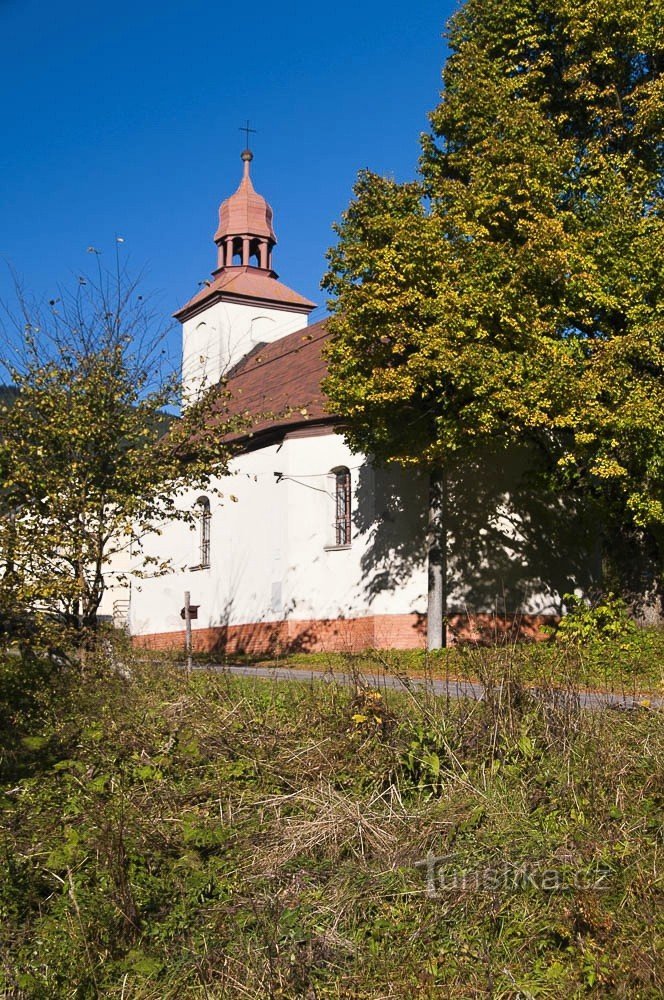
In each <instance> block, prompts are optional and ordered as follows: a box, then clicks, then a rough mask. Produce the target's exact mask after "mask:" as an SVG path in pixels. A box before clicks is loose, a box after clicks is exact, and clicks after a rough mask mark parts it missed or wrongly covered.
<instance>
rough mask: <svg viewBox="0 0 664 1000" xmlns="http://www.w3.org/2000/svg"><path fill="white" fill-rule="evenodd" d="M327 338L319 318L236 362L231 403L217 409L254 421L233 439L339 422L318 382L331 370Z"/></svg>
mask: <svg viewBox="0 0 664 1000" xmlns="http://www.w3.org/2000/svg"><path fill="white" fill-rule="evenodd" d="M329 336H330V335H329V333H328V332H327V329H326V325H325V320H321V321H320V322H319V323H314V324H313V325H312V326H309V327H304V328H303V329H302V330H297V331H296V332H295V333H291V334H289V335H288V336H287V337H282V338H281V340H276V341H275V342H274V343H272V344H266V345H265V346H263V347H260V348H257V349H256V350H254V351H252V352H251V353H250V354H248V355H247V356H246V357H245V358H243V359H242V361H240V362H239V364H238V365H236V366H235V368H234V369H233V371H232V372H231V373H230V377H229V379H228V382H227V385H226V389H227V391H228V392H229V393H230V401H229V400H227V399H224V402H223V404H220V405H219V407H218V409H219V410H221V411H223V412H225V413H228V414H229V415H231V416H236V415H238V414H243V413H249V414H251V416H252V417H253V418H255V423H254V424H253V425H252V427H251V430H250V432H248V434H247V435H244V434H242V435H233V438H235V439H238V438H244V437H249V434H251V435H253V436H261V437H262V436H264V435H265V434H266V433H268V432H270V433H271V432H274V431H275V430H277V429H283V430H285V429H289V430H293V429H295V428H296V427H306V426H311V425H312V424H330V423H334V422H335V417H334V415H333V414H331V413H330V412H329V410H328V409H327V406H328V401H327V399H326V397H325V394H324V393H323V391H322V389H321V385H320V384H321V380H322V379H323V378H324V377H325V375H326V374H327V365H326V362H325V359H324V357H323V348H324V346H325V344H326V343H327V340H328V339H329Z"/></svg>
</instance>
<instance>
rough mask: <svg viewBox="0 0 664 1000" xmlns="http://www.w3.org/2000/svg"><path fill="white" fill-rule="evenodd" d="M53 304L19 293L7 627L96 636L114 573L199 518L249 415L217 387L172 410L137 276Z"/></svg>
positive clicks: (2, 419)
mask: <svg viewBox="0 0 664 1000" xmlns="http://www.w3.org/2000/svg"><path fill="white" fill-rule="evenodd" d="M79 282H80V283H79V285H78V287H77V289H76V292H75V293H74V294H67V293H61V294H60V295H59V297H58V298H57V299H54V300H51V303H50V306H49V307H48V308H47V309H45V310H44V309H39V308H37V307H36V306H34V305H32V304H31V303H29V302H28V301H27V300H26V298H25V297H24V296H22V295H21V294H20V290H19V296H18V302H19V306H18V310H17V311H16V313H15V314H14V315H13V319H14V322H13V332H12V331H11V327H10V328H9V329H8V330H6V337H5V349H6V358H5V363H6V368H7V370H8V377H9V378H10V379H11V382H12V383H13V386H14V389H13V391H12V392H11V393H5V394H4V395H3V397H2V398H1V399H0V482H1V483H2V487H1V491H0V616H1V618H2V620H3V621H4V625H5V630H6V631H9V632H10V633H12V634H15V635H16V634H19V633H21V631H23V632H25V625H26V623H29V624H30V626H31V629H32V628H34V625H35V623H36V622H37V623H38V622H41V626H42V632H43V630H44V629H46V632H48V631H49V628H48V626H53V625H55V626H56V627H57V626H60V627H62V626H64V627H65V629H66V631H67V633H68V635H69V636H70V637H71V636H72V635H73V636H74V638H76V637H77V636H78V638H79V640H80V641H81V642H86V641H88V638H89V637H90V635H91V633H93V632H94V630H95V628H96V625H97V612H98V609H99V605H100V602H101V600H102V597H103V594H104V590H105V586H106V582H107V579H108V577H107V574H108V570H109V567H110V566H111V565H112V564H113V562H114V560H117V559H118V556H119V555H120V554H122V553H123V552H126V551H127V549H128V547H129V546H130V545H131V547H132V561H133V563H134V565H135V566H136V568H137V570H138V571H139V572H140V571H141V568H143V569H146V568H149V569H150V571H151V572H166V571H168V568H169V561H168V558H167V557H165V558H164V560H163V562H159V564H158V565H155V564H154V559H152V560H147V559H146V560H145V561H142V559H141V538H142V536H143V535H144V534H145V533H147V532H150V531H153V530H159V526H160V524H162V523H163V522H164V521H166V520H173V519H178V518H180V519H185V520H191V519H193V518H194V517H195V514H194V513H193V512H192V510H191V505H190V504H188V503H184V502H181V501H182V498H183V497H184V495H185V494H186V493H187V491H189V490H198V489H201V490H202V489H206V490H209V489H210V488H211V483H210V481H211V478H212V476H213V475H216V474H223V473H224V472H225V471H227V467H228V461H229V459H230V457H231V455H232V448H231V446H230V445H229V444H227V443H225V438H226V435H227V434H228V433H229V432H230V431H231V430H233V429H239V427H240V426H242V424H243V421H242V419H241V418H230V417H227V414H225V412H224V396H223V391H219V392H217V393H216V394H215V404H214V405H215V414H214V419H213V420H211V419H210V413H209V411H208V406H207V403H206V401H202V402H200V403H198V404H195V405H193V406H190V407H189V408H188V409H187V410H186V411H185V412H184V414H183V416H182V417H181V418H175V417H173V416H169V412H170V413H172V409H170V408H172V407H173V406H174V405H176V404H177V402H178V391H179V380H178V379H177V378H176V377H175V376H174V375H172V374H168V373H167V372H165V370H164V369H165V361H164V354H165V349H164V347H163V343H164V341H163V336H162V335H161V334H160V333H159V332H157V333H154V329H155V323H154V316H153V315H152V313H151V310H150V308H149V306H148V305H147V304H146V302H145V300H144V299H143V297H142V296H141V295H140V294H138V287H137V283H136V282H134V281H131V280H129V279H128V278H127V277H126V274H125V273H123V271H122V270H121V269H120V268H119V267H118V269H117V271H116V273H115V274H112V275H109V274H105V273H104V272H103V271H102V269H101V268H99V271H98V277H97V278H96V279H92V278H81V279H79Z"/></svg>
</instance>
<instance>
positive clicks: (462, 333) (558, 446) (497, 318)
mask: <svg viewBox="0 0 664 1000" xmlns="http://www.w3.org/2000/svg"><path fill="white" fill-rule="evenodd" d="M662 13H663V11H662V6H661V3H660V2H652V0H611V2H609V0H575V2H572V0H533V2H528V3H524V2H523V0H467V2H466V3H465V5H464V6H463V7H462V8H461V9H460V11H459V12H458V13H457V14H456V15H455V16H454V17H453V18H452V20H451V23H450V27H449V43H450V49H451V54H450V57H449V59H448V61H447V63H446V66H445V68H444V72H443V82H444V90H443V93H442V98H441V101H440V104H439V105H438V106H437V107H436V109H435V110H434V111H433V112H432V113H431V115H430V121H431V126H432V130H431V133H430V134H427V135H425V136H424V137H423V155H422V159H421V162H420V176H419V179H418V181H417V182H416V183H412V184H405V185H400V184H397V183H395V182H393V181H390V180H386V179H384V178H381V177H378V176H376V175H375V174H371V173H368V172H365V173H363V174H361V175H360V178H359V180H358V184H357V186H356V188H355V198H354V200H353V202H352V203H351V205H350V207H349V209H348V211H347V212H346V213H345V215H344V217H343V219H342V221H341V223H340V225H339V227H338V234H339V242H338V245H337V246H336V247H335V248H333V249H332V250H331V251H330V254H329V262H330V267H329V271H328V274H327V276H326V278H325V287H327V289H328V290H329V291H330V292H331V293H332V296H333V302H332V305H333V310H334V317H333V320H332V329H333V332H334V338H333V343H332V346H331V349H330V355H329V360H330V377H329V379H328V382H327V385H326V388H327V392H328V394H329V396H330V398H331V399H332V401H333V403H334V404H335V406H336V408H337V409H338V410H339V411H340V412H341V413H342V414H343V415H344V417H345V418H346V419H347V421H348V426H349V430H348V437H349V441H350V442H351V444H352V445H353V446H355V447H357V448H361V449H363V450H365V451H369V452H371V453H373V454H374V455H375V456H376V457H377V458H378V459H379V460H381V459H382V460H396V461H398V462H401V463H402V464H406V465H408V464H411V463H415V464H418V465H424V466H425V467H427V468H428V469H430V470H431V472H432V496H433V498H434V500H435V499H436V497H437V496H438V495H439V494H440V487H439V485H438V484H439V481H440V477H441V474H442V471H443V470H444V469H446V468H451V467H453V466H454V463H455V461H457V460H458V458H459V456H463V455H464V454H465V453H467V451H468V449H476V448H479V447H481V446H482V445H483V444H484V443H486V442H487V441H488V440H492V442H494V443H495V442H496V441H497V440H498V441H501V442H502V443H503V444H504V445H505V446H509V444H510V443H511V442H515V441H517V440H523V439H524V437H530V438H534V439H537V440H538V442H539V443H540V445H543V446H544V447H545V448H546V449H547V451H548V453H549V455H550V456H551V459H552V463H553V466H554V468H555V472H556V478H557V484H558V487H560V485H561V484H562V483H563V482H565V483H566V485H567V486H568V487H574V488H577V489H585V490H592V491H594V492H595V493H596V494H599V495H601V496H602V497H603V499H604V501H605V508H606V511H607V519H608V520H611V519H613V523H614V524H616V523H619V524H620V525H621V527H622V529H623V530H624V531H626V532H627V533H631V534H632V535H638V536H640V538H641V539H642V540H643V538H644V537H645V536H647V537H648V540H649V543H650V547H651V551H654V552H655V561H656V562H657V561H658V562H659V565H660V568H661V558H662V547H661V541H662V524H663V523H664V491H663V490H664V487H663V483H664V476H663V473H664V379H663V375H664V319H663V315H662V306H661V292H662V287H663V285H664V274H663V264H662V262H663V261H664V254H663V250H664V219H663V218H662V166H663V163H664V135H663V131H662V126H663V124H664V84H663V82H662V76H661V69H662V62H663V60H664V48H663V45H662V30H663V29H662V25H663V19H662ZM434 515H435V511H434ZM433 521H434V522H435V523H436V522H437V524H438V528H439V530H440V531H443V526H442V525H441V523H440V521H441V518H440V516H437V517H436V516H433ZM658 543H659V549H658ZM444 549H445V546H444V544H439V545H437V546H436V545H434V547H433V551H434V553H435V552H436V551H438V552H441V553H443V552H444ZM430 563H431V560H430ZM441 572H444V567H441ZM438 577H440V572H439V573H438ZM435 578H436V573H435V572H434V573H433V575H432V577H431V579H432V580H435ZM431 624H432V623H430V629H431ZM435 643H436V636H435V625H434V644H435Z"/></svg>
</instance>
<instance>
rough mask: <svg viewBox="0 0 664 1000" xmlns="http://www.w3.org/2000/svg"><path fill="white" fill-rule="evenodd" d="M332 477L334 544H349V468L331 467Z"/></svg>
mask: <svg viewBox="0 0 664 1000" xmlns="http://www.w3.org/2000/svg"><path fill="white" fill-rule="evenodd" d="M331 476H332V477H333V479H334V544H335V545H350V541H351V533H350V470H349V469H347V468H346V467H345V466H341V467H340V468H338V469H332V472H331Z"/></svg>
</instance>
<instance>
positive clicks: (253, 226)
mask: <svg viewBox="0 0 664 1000" xmlns="http://www.w3.org/2000/svg"><path fill="white" fill-rule="evenodd" d="M253 158H254V154H253V153H252V152H251V150H250V149H245V150H244V152H243V153H242V160H243V163H244V175H243V177H242V180H241V181H240V186H239V188H238V189H237V191H236V192H235V194H233V195H231V197H230V198H227V199H226V200H225V201H224V202H222V204H221V207H220V209H219V228H218V229H217V232H216V233H215V236H214V241H215V243H216V244H217V246H218V247H219V261H218V266H219V267H234V266H245V267H246V266H247V265H249V264H253V266H255V267H258V268H260V269H261V270H271V268H272V249H273V247H274V245H275V243H276V242H277V237H276V236H275V234H274V229H273V228H272V208H271V207H270V205H268V203H267V201H266V200H265V198H263V196H262V195H260V194H258V193H257V192H256V191H255V190H254V185H253V184H252V182H251V176H250V164H251V161H252V160H253Z"/></svg>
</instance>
